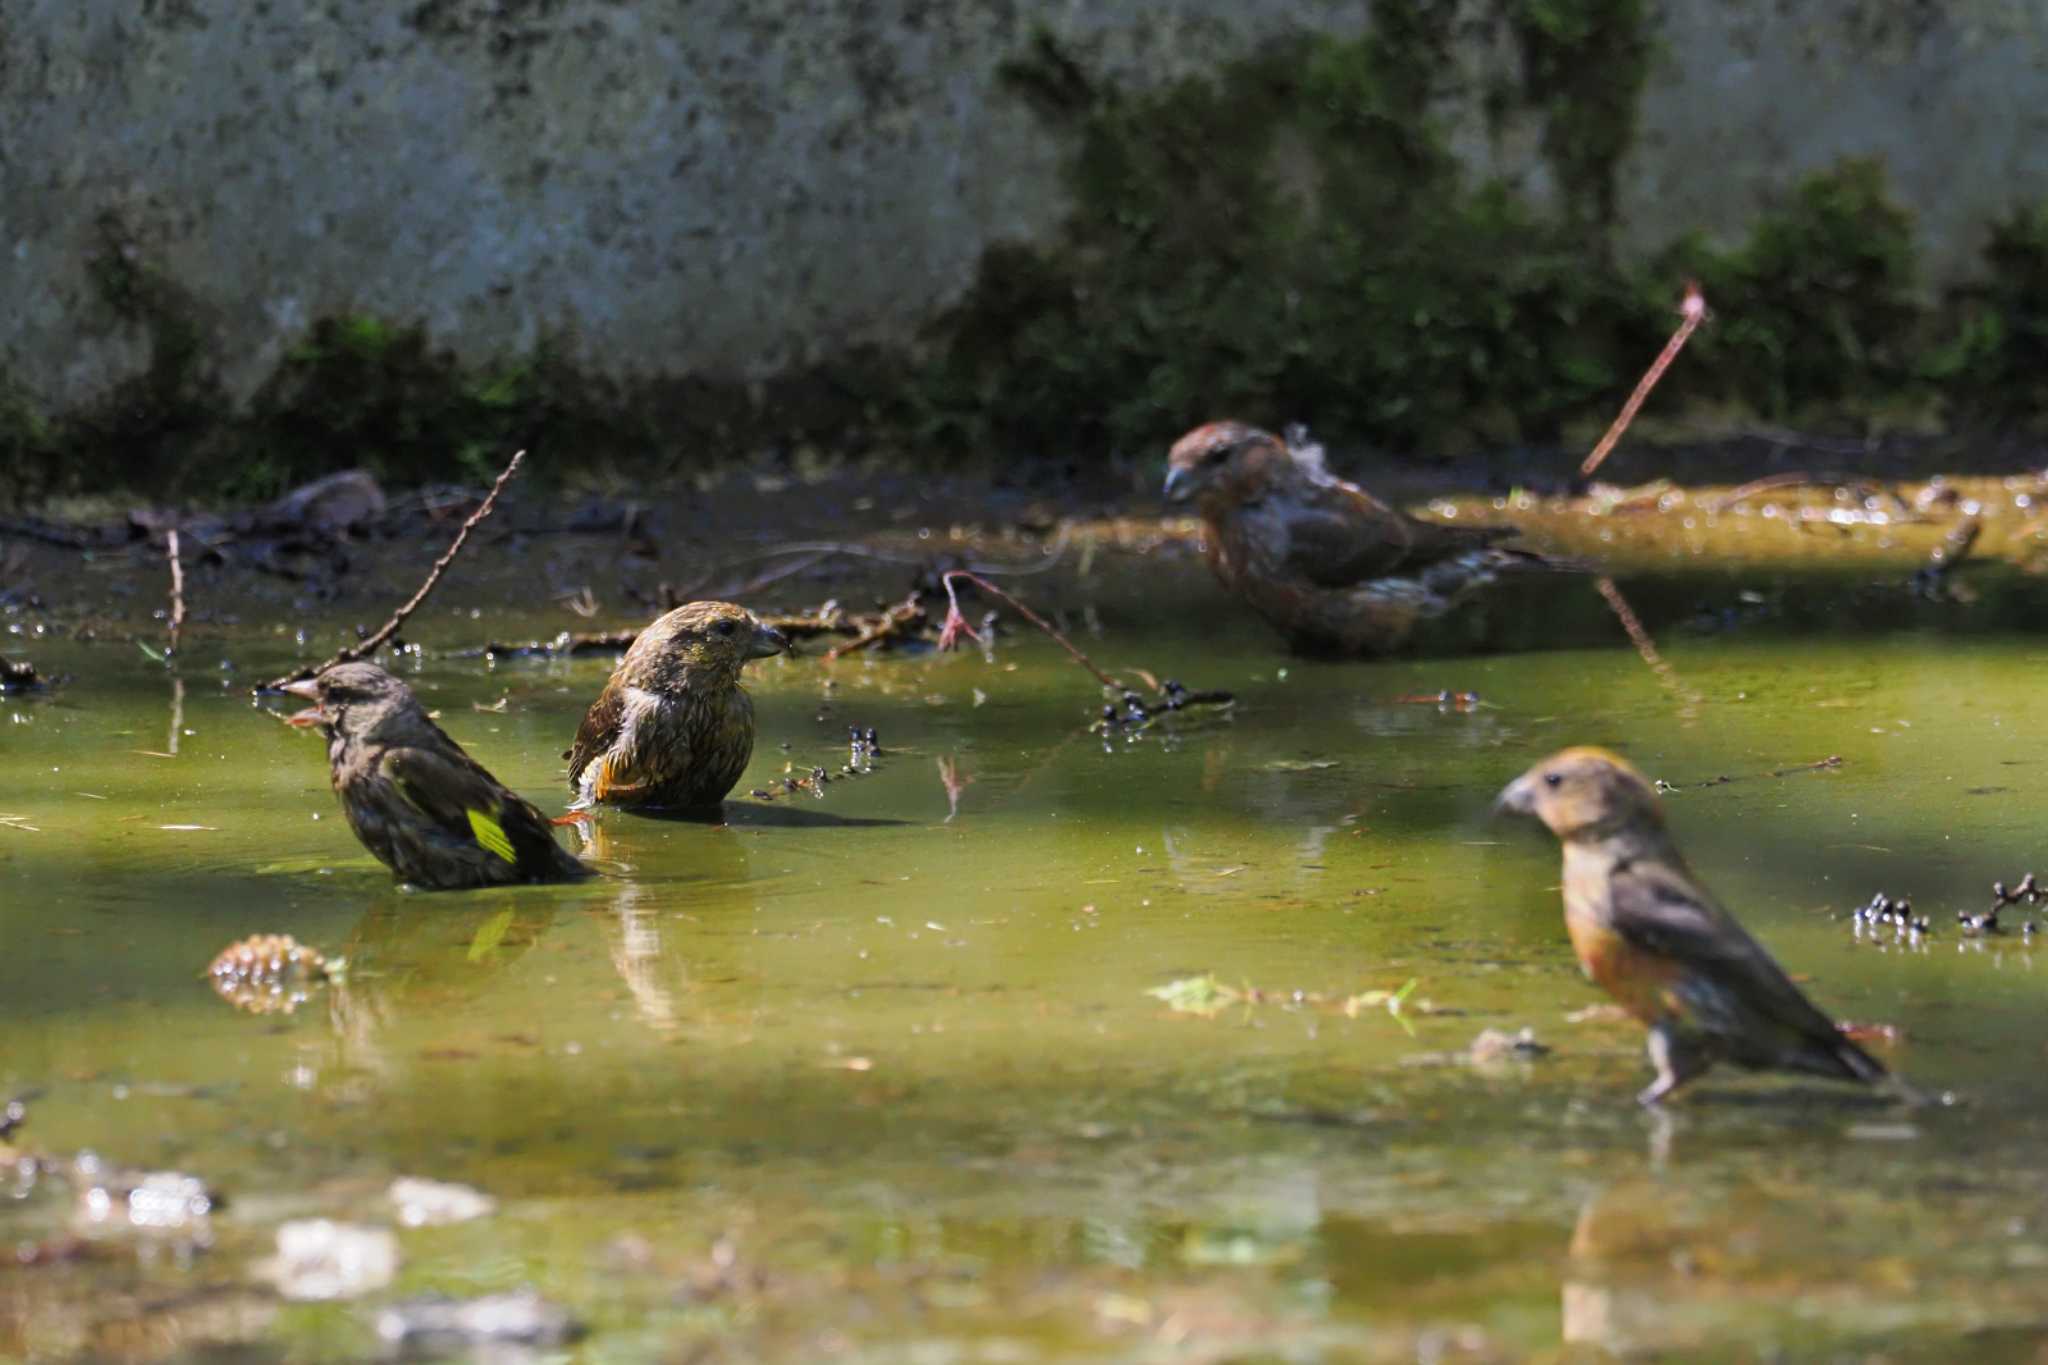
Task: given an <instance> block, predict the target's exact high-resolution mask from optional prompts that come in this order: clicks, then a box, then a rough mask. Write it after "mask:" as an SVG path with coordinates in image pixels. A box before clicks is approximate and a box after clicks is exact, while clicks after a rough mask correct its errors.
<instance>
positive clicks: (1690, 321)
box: [1579, 280, 1707, 479]
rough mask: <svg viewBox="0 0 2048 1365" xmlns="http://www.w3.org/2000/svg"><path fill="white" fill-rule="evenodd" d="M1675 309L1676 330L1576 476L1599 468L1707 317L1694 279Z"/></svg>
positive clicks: (1704, 302)
mask: <svg viewBox="0 0 2048 1365" xmlns="http://www.w3.org/2000/svg"><path fill="white" fill-rule="evenodd" d="M1678 311H1679V313H1680V314H1681V317H1680V320H1679V323H1678V330H1677V331H1675V332H1673V333H1672V334H1671V340H1669V341H1667V342H1665V343H1664V349H1663V350H1662V351H1660V352H1658V354H1657V358H1656V359H1655V360H1654V361H1652V362H1650V368H1649V369H1647V370H1645V371H1643V377H1642V379H1641V380H1640V381H1638V382H1637V384H1636V391H1635V392H1634V393H1632V394H1630V395H1629V396H1628V401H1627V402H1626V403H1623V404H1622V405H1621V415H1620V416H1619V417H1616V418H1615V419H1614V425H1612V426H1610V427H1608V428H1607V434H1606V435H1605V436H1602V437H1601V438H1600V444H1599V445H1597V446H1594V447H1593V453H1592V454H1591V455H1588V456H1587V457H1586V462H1585V463H1584V464H1582V465H1580V466H1579V477H1580V478H1582V479H1583V478H1588V477H1590V476H1591V475H1592V473H1593V471H1594V470H1596V469H1598V468H1599V467H1600V462H1601V461H1602V460H1605V459H1606V458H1607V456H1608V454H1609V453H1610V452H1612V451H1613V449H1614V445H1615V442H1617V441H1619V440H1620V439H1621V433H1623V432H1624V431H1627V430H1628V424H1629V423H1630V422H1633V421H1635V420H1636V412H1637V411H1638V410H1639V409H1640V408H1641V407H1642V406H1643V400H1644V399H1645V398H1648V397H1649V396H1650V390H1651V389H1654V388H1656V387H1657V381H1658V380H1660V379H1662V378H1663V377H1664V371H1665V370H1666V369H1668V368H1670V365H1671V362H1672V361H1673V360H1676V359H1677V358H1678V353H1679V352H1680V351H1681V350H1683V349H1685V343H1686V341H1687V339H1688V338H1690V337H1691V336H1692V334H1693V332H1694V331H1696V330H1697V329H1698V328H1699V325H1700V322H1701V320H1702V319H1704V318H1705V317H1706V316H1707V301H1706V299H1705V297H1703V296H1702V295H1701V294H1700V287H1699V285H1698V283H1696V282H1695V281H1692V280H1687V281H1686V283H1685V302H1684V303H1682V304H1680V305H1679V307H1678Z"/></svg>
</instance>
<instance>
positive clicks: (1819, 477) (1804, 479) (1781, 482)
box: [1707, 472, 1840, 512]
mask: <svg viewBox="0 0 2048 1365" xmlns="http://www.w3.org/2000/svg"><path fill="white" fill-rule="evenodd" d="M1839 482H1840V480H1839V479H1837V478H1835V477H1834V476H1833V475H1830V474H1806V473H1794V472H1788V473H1784V474H1766V475H1765V476H1764V477H1763V478H1761V479H1751V480H1750V481H1749V482H1748V483H1746V484H1743V485H1742V486H1741V487H1739V488H1731V489H1729V490H1728V491H1727V492H1726V493H1723V494H1722V495H1721V496H1720V497H1718V498H1715V499H1714V500H1713V501H1712V502H1710V503H1708V504H1707V510H1708V511H1709V512H1725V511H1727V510H1728V509H1729V508H1731V507H1733V506H1734V505H1735V504H1736V503H1738V502H1742V501H1744V500H1745V499H1747V498H1753V497H1755V496H1756V495H1757V494H1759V493H1775V492H1777V491H1778V490H1779V489H1781V488H1805V487H1808V486H1814V487H1827V486H1829V485H1831V484H1836V483H1839Z"/></svg>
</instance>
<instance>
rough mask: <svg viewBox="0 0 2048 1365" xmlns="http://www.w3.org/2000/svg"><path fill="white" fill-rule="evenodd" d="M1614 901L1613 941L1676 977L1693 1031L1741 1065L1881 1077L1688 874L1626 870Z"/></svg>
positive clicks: (1646, 864) (1643, 863) (1617, 873)
mask: <svg viewBox="0 0 2048 1365" xmlns="http://www.w3.org/2000/svg"><path fill="white" fill-rule="evenodd" d="M1610 894H1611V896H1612V898H1613V899H1612V913H1613V927H1614V930H1615V932H1616V933H1618V934H1619V935H1620V936H1621V937H1622V939H1623V940H1624V941H1626V942H1627V943H1628V944H1629V945H1630V946H1631V947H1632V948H1635V949H1637V950H1639V951H1641V952H1644V953H1648V954H1652V955H1654V956H1656V957H1659V958H1662V959H1664V960H1665V961H1667V962H1669V963H1671V964H1673V965H1674V966H1676V967H1678V968H1679V969H1680V970H1679V972H1678V974H1677V979H1676V983H1675V989H1676V991H1677V993H1678V995H1679V997H1680V998H1681V999H1682V1000H1683V1002H1684V1003H1685V1005H1686V1006H1687V1008H1688V1012H1689V1013H1690V1015H1691V1022H1692V1023H1693V1024H1694V1025H1695V1026H1697V1027H1698V1028H1700V1029H1702V1030H1703V1031H1705V1032H1708V1033H1711V1034H1714V1035H1716V1036H1718V1037H1720V1038H1722V1039H1723V1040H1724V1041H1725V1042H1726V1043H1727V1044H1728V1045H1729V1047H1730V1050H1731V1052H1732V1053H1733V1054H1734V1055H1736V1056H1737V1057H1738V1058H1740V1057H1743V1056H1744V1055H1745V1054H1747V1053H1754V1052H1756V1050H1757V1049H1759V1048H1761V1049H1764V1050H1766V1051H1769V1052H1772V1053H1774V1054H1776V1055H1771V1056H1766V1057H1763V1058H1761V1060H1762V1061H1764V1062H1765V1063H1767V1064H1774V1065H1785V1064H1787V1062H1788V1061H1789V1060H1792V1057H1791V1056H1789V1055H1788V1054H1802V1053H1805V1052H1808V1051H1815V1050H1817V1053H1818V1056H1819V1057H1820V1058H1822V1059H1824V1060H1826V1061H1829V1062H1831V1063H1832V1064H1833V1065H1831V1066H1829V1067H1828V1068H1827V1069H1836V1068H1837V1067H1838V1068H1839V1069H1840V1070H1842V1071H1844V1072H1846V1073H1847V1074H1851V1075H1858V1076H1862V1077H1863V1078H1865V1079H1869V1078H1871V1075H1872V1074H1873V1073H1874V1074H1875V1075H1879V1076H1881V1075H1883V1074H1884V1068H1883V1067H1881V1066H1879V1065H1878V1064H1877V1062H1875V1061H1874V1060H1872V1059H1871V1058H1869V1057H1868V1056H1867V1055H1866V1054H1864V1053H1863V1052H1862V1050H1861V1049H1860V1048H1857V1047H1856V1045H1855V1044H1854V1043H1852V1042H1850V1041H1849V1040H1848V1039H1847V1038H1844V1037H1843V1036H1842V1034H1841V1032H1840V1030H1838V1029H1837V1028H1836V1027H1835V1023H1834V1021H1833V1020H1832V1019H1830V1018H1828V1017H1827V1016H1826V1015H1825V1014H1823V1013H1821V1012H1820V1010H1818V1009H1817V1008H1815V1007H1814V1004H1813V1002H1812V1001H1810V1000H1808V999H1807V998H1806V995H1805V993H1804V992H1802V991H1801V990H1800V989H1799V987H1798V986H1796V985H1794V984H1793V982H1792V978H1791V977H1789V976H1787V975H1785V971H1784V969H1783V968H1782V967H1780V966H1779V965H1778V964H1777V963H1776V962H1775V961H1774V960H1772V958H1771V955H1770V954H1769V953H1768V952H1766V951H1765V950H1764V947H1763V945H1762V944H1760V943H1758V942H1757V941H1756V940H1755V939H1754V938H1752V937H1750V935H1749V931H1748V930H1746V929H1744V928H1743V927H1742V925H1741V924H1740V923H1738V922H1737V921H1736V919H1735V918H1734V916H1732V915H1730V914H1729V913H1728V912H1727V911H1726V910H1723V909H1722V908H1721V907H1720V906H1719V905H1717V904H1716V903H1715V902H1714V900H1713V898H1712V897H1711V896H1710V895H1708V894H1707V892H1706V890H1705V889H1704V888H1703V887H1701V886H1700V885H1699V883H1697V882H1696V881H1694V880H1693V878H1692V875H1691V873H1690V872H1688V871H1687V870H1686V869H1685V868H1684V867H1683V866H1682V865H1681V866H1674V865H1672V864H1670V863H1668V862H1665V861H1663V860H1661V859H1654V858H1644V859H1637V860H1634V861H1630V862H1625V863H1622V864H1620V865H1618V866H1617V867H1616V868H1615V869H1614V871H1613V873H1612V876H1611V878H1610ZM1866 1067H1867V1068H1868V1069H1867V1070H1866Z"/></svg>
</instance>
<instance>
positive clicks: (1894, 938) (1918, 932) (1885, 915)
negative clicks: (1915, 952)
mask: <svg viewBox="0 0 2048 1365" xmlns="http://www.w3.org/2000/svg"><path fill="white" fill-rule="evenodd" d="M1850 922H1851V923H1852V924H1853V925H1854V927H1855V934H1856V937H1857V938H1859V939H1865V938H1867V939H1870V940H1873V941H1877V940H1881V939H1883V937H1884V935H1885V934H1886V933H1887V932H1889V934H1890V940H1889V941H1890V942H1892V943H1895V944H1898V945H1901V946H1905V947H1918V946H1920V944H1921V942H1922V941H1923V940H1924V939H1925V938H1926V937H1927V936H1928V935H1929V934H1932V933H1933V932H1934V930H1933V928H1932V926H1931V925H1930V924H1929V923H1928V920H1927V917H1926V916H1925V915H1916V914H1914V913H1913V902H1912V901H1910V900H1908V899H1907V898H1905V897H1904V896H1901V897H1899V898H1898V899H1897V900H1893V899H1892V898H1891V897H1890V896H1888V895H1886V894H1885V893H1884V892H1882V891H1880V892H1878V893H1877V894H1876V895H1874V896H1872V897H1871V898H1870V900H1869V901H1868V902H1867V903H1866V904H1863V905H1859V906H1857V907H1856V909H1855V910H1854V911H1852V912H1851V914H1850Z"/></svg>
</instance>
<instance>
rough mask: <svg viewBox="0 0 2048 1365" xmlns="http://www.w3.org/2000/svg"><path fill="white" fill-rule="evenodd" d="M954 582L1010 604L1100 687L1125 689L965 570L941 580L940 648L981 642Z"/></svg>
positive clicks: (952, 571)
mask: <svg viewBox="0 0 2048 1365" xmlns="http://www.w3.org/2000/svg"><path fill="white" fill-rule="evenodd" d="M956 578H964V579H966V580H967V581H968V582H970V583H972V584H974V586H976V587H977V588H980V589H981V590H982V591H983V592H985V593H988V594H989V595H990V596H992V597H995V598H997V599H998V600H1000V601H1003V602H1007V603H1009V604H1010V605H1011V606H1012V607H1014V608H1015V609H1016V610H1017V612H1018V614H1019V615H1021V616H1022V617H1023V618H1024V619H1025V620H1027V621H1029V622H1030V623H1031V624H1032V625H1034V626H1037V627H1038V628H1039V629H1040V630H1042V631H1044V632H1045V633H1046V634H1047V635H1050V636H1051V637H1052V638H1053V642H1054V643H1055V644H1057V645H1058V646H1059V647H1060V648H1061V649H1064V650H1065V651H1067V653H1068V654H1070V655H1072V656H1073V659H1074V662H1075V663H1077V664H1079V665H1081V667H1083V668H1085V669H1087V670H1088V671H1089V672H1090V673H1092V674H1094V675H1095V680H1096V681H1097V682H1099V683H1101V684H1102V685H1103V686H1104V687H1114V688H1116V689H1117V690H1118V691H1122V690H1123V686H1124V685H1123V684H1122V683H1121V682H1118V681H1117V680H1116V679H1115V678H1112V677H1111V676H1110V675H1109V674H1107V673H1104V672H1103V671H1102V670H1101V669H1099V668H1097V667H1096V666H1095V662H1094V660H1092V659H1090V658H1089V657H1088V656H1087V655H1086V654H1083V653H1082V652H1081V651H1080V650H1078V649H1076V648H1074V647H1073V646H1072V645H1071V644H1069V643H1067V637H1066V636H1064V635H1062V634H1060V633H1059V632H1058V631H1056V630H1054V629H1053V628H1052V627H1051V626H1050V625H1048V624H1046V622H1045V621H1044V620H1043V619H1042V618H1041V617H1040V616H1039V615H1038V613H1037V612H1035V611H1033V610H1031V608H1029V607H1027V606H1025V605H1024V604H1023V603H1022V602H1019V601H1018V600H1017V599H1016V598H1014V597H1012V596H1010V594H1008V593H1006V592H1004V591H1003V590H1002V589H1001V588H999V587H997V586H996V585H995V584H993V583H991V582H989V581H988V580H987V579H986V578H983V577H982V576H981V575H980V574H977V573H972V572H969V571H968V570H966V569H948V570H947V571H946V573H945V576H944V577H943V579H942V580H941V581H942V582H944V583H945V585H946V629H945V630H942V631H941V632H940V641H939V645H940V648H942V649H945V648H950V647H951V645H952V644H953V643H957V640H958V635H959V634H961V633H964V634H966V635H969V636H972V637H973V638H974V639H976V640H979V639H980V638H981V636H979V635H977V634H975V632H974V630H973V628H972V627H970V626H969V625H968V624H967V618H966V617H965V616H964V615H962V614H961V611H960V599H959V598H958V597H957V596H955V595H954V588H953V580H954V579H956Z"/></svg>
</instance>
